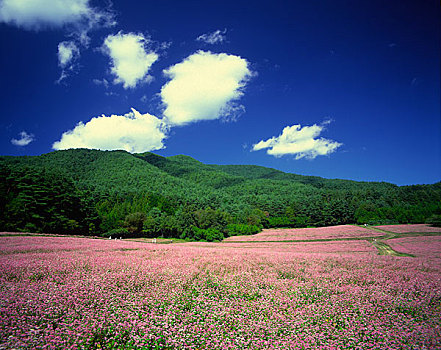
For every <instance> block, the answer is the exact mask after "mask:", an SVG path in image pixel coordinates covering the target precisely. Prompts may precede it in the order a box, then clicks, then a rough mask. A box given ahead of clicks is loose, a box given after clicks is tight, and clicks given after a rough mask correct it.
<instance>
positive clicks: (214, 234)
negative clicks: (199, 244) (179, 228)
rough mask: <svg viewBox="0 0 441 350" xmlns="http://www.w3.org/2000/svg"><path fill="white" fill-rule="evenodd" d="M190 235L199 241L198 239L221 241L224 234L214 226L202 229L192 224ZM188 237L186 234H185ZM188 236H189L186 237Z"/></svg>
mask: <svg viewBox="0 0 441 350" xmlns="http://www.w3.org/2000/svg"><path fill="white" fill-rule="evenodd" d="M191 235H192V236H193V237H191V238H193V239H195V240H197V241H200V240H205V241H208V242H213V241H221V240H223V239H224V234H223V233H222V232H221V231H219V230H218V229H216V228H211V227H210V228H207V229H202V228H199V227H196V226H193V227H192V228H191ZM187 237H188V236H187ZM188 238H190V237H188Z"/></svg>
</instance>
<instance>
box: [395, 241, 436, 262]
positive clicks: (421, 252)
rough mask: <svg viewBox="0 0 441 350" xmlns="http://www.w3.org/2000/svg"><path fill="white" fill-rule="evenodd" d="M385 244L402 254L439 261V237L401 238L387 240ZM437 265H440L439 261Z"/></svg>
mask: <svg viewBox="0 0 441 350" xmlns="http://www.w3.org/2000/svg"><path fill="white" fill-rule="evenodd" d="M387 243H388V244H389V245H390V246H391V247H392V248H393V249H395V250H398V251H399V252H402V253H407V254H414V255H416V256H421V257H426V258H431V259H432V260H433V259H441V236H419V237H402V238H395V239H391V240H388V241H387ZM438 264H441V260H438Z"/></svg>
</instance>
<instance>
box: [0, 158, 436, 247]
mask: <svg viewBox="0 0 441 350" xmlns="http://www.w3.org/2000/svg"><path fill="white" fill-rule="evenodd" d="M0 180H1V182H0V186H1V187H0V197H1V198H0V201H1V202H0V229H1V230H3V231H28V232H47V233H63V234H83V235H103V236H112V235H113V236H117V235H118V236H120V237H129V236H132V237H133V236H144V237H158V236H162V237H167V238H172V237H177V238H184V239H192V240H207V241H214V240H221V239H223V238H225V237H228V236H232V235H243V234H254V233H257V232H259V231H260V230H261V229H262V228H270V227H317V226H328V225H339V224H371V225H375V224H394V223H397V224H398V223H400V224H405V223H424V222H430V223H432V224H437V222H439V217H440V215H441V183H436V184H433V185H414V186H396V185H393V184H389V183H371V182H355V181H348V180H328V179H323V178H319V177H310V176H301V175H296V174H287V173H283V172H280V171H277V170H275V169H268V168H263V167H257V166H218V165H207V164H203V163H200V162H198V161H196V160H194V159H193V158H190V157H187V156H174V157H168V158H165V157H160V156H158V155H155V154H153V153H145V154H138V155H132V154H129V153H127V152H123V151H113V152H103V151H94V150H68V151H57V152H52V153H49V154H45V155H42V156H36V157H0Z"/></svg>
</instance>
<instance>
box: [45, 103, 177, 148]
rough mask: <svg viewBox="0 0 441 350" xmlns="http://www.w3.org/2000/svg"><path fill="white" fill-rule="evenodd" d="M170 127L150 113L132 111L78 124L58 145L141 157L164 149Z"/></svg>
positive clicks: (62, 137) (65, 134)
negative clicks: (117, 151) (141, 154)
mask: <svg viewBox="0 0 441 350" xmlns="http://www.w3.org/2000/svg"><path fill="white" fill-rule="evenodd" d="M167 131H168V129H167V126H166V125H165V124H164V123H163V122H162V120H160V119H158V118H157V117H155V116H153V115H150V114H148V113H146V114H141V113H139V112H138V111H136V110H135V109H133V108H132V112H130V113H128V114H126V115H111V116H110V117H106V116H104V115H103V116H100V117H95V118H92V119H91V120H90V121H88V122H87V123H85V124H84V123H82V122H80V123H78V125H77V126H76V127H75V128H74V129H73V130H70V131H67V132H65V133H63V135H62V136H61V140H60V141H57V142H55V143H54V144H53V145H52V148H53V149H55V150H61V149H69V148H92V149H100V150H116V149H122V150H125V151H127V152H131V153H140V152H147V151H153V150H158V149H161V148H164V144H163V140H164V139H165V138H166V136H167V135H166V134H167Z"/></svg>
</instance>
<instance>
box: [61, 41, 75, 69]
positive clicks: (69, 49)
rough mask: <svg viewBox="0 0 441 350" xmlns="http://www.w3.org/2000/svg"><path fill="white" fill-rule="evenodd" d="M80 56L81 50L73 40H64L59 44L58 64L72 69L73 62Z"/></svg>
mask: <svg viewBox="0 0 441 350" xmlns="http://www.w3.org/2000/svg"><path fill="white" fill-rule="evenodd" d="M79 56H80V50H79V49H78V47H77V45H75V43H74V42H73V41H63V42H61V43H59V44H58V65H59V66H60V67H61V68H63V69H65V68H68V69H72V63H73V62H74V61H75V60H76V59H77V58H78V57H79Z"/></svg>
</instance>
